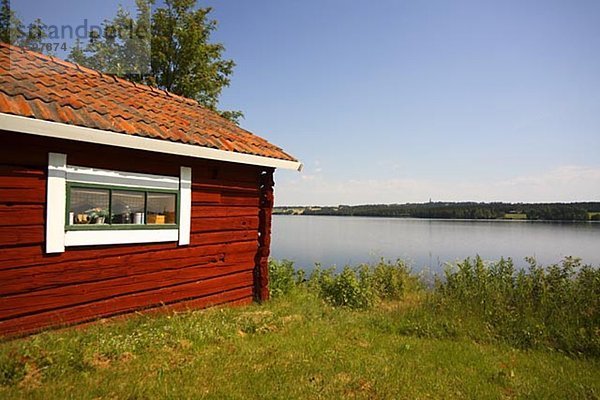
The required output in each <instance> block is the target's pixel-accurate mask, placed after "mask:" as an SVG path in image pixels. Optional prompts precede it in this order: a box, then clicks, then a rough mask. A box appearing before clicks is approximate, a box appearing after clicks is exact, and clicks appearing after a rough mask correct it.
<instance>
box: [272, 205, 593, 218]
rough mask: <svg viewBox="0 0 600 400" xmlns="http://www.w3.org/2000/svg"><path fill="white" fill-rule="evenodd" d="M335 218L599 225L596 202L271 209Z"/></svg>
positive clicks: (276, 212)
mask: <svg viewBox="0 0 600 400" xmlns="http://www.w3.org/2000/svg"><path fill="white" fill-rule="evenodd" d="M299 210H300V213H301V214H303V215H339V216H354V217H412V218H441V219H510V218H511V217H516V218H514V219H527V220H549V221H588V220H593V221H600V202H579V203H476V202H460V203H448V202H429V203H407V204H365V205H357V206H349V205H339V206H337V207H303V206H299V207H275V210H274V213H275V214H294V213H298V212H299Z"/></svg>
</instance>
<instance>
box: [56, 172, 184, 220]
mask: <svg viewBox="0 0 600 400" xmlns="http://www.w3.org/2000/svg"><path fill="white" fill-rule="evenodd" d="M67 198H68V201H67V219H66V221H67V225H66V229H67V230H85V229H148V228H151V229H159V228H163V227H164V228H172V227H176V226H177V198H178V192H176V191H157V190H143V189H137V188H136V189H131V188H127V187H110V188H105V187H102V186H100V185H81V184H78V183H68V184H67Z"/></svg>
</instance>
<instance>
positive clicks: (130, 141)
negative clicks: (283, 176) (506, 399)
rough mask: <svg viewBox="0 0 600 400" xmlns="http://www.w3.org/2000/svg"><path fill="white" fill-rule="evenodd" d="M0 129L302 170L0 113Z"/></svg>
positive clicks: (261, 159)
mask: <svg viewBox="0 0 600 400" xmlns="http://www.w3.org/2000/svg"><path fill="white" fill-rule="evenodd" d="M0 129H4V130H7V131H14V132H21V133H28V134H32V135H38V136H45V137H51V138H56V139H66V140H75V141H79V142H87V143H95V144H103V145H107V146H117V147H125V148H128V149H137V150H145V151H151V152H156V153H165V154H174V155H179V156H186V157H195V158H205V159H209V160H218V161H227V162H233V163H239V164H250V165H258V166H262V167H271V168H283V169H292V170H297V171H301V170H302V163H300V162H298V161H288V160H280V159H277V158H270V157H261V156H255V155H252V154H243V153H236V152H233V151H224V150H217V149H211V148H208V147H201V146H197V145H190V144H185V143H177V142H171V141H168V140H159V139H151V138H146V137H141V136H133V135H129V134H124V133H116V132H111V131H103V130H100V129H92V128H85V127H81V126H76V125H68V124H63V123H60V122H50V121H44V120H40V119H34V118H27V117H21V116H18V115H11V114H5V113H0Z"/></svg>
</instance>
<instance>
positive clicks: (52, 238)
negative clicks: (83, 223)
mask: <svg viewBox="0 0 600 400" xmlns="http://www.w3.org/2000/svg"><path fill="white" fill-rule="evenodd" d="M66 178H67V155H66V154H60V153H48V182H47V185H48V186H47V188H46V253H62V252H64V251H65V210H66V208H67V186H66V182H67V181H66Z"/></svg>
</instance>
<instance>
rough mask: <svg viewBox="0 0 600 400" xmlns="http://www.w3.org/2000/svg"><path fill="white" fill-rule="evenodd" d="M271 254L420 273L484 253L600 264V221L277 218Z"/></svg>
mask: <svg viewBox="0 0 600 400" xmlns="http://www.w3.org/2000/svg"><path fill="white" fill-rule="evenodd" d="M271 254H272V257H274V258H278V259H283V258H286V259H290V260H294V261H295V262H296V264H297V265H298V266H301V267H304V268H309V269H310V268H312V266H313V265H314V263H315V262H320V263H322V264H323V265H324V266H330V265H336V266H338V267H343V266H344V265H356V264H359V263H363V262H373V261H377V260H378V259H379V258H381V257H384V258H387V259H396V258H401V259H403V260H406V261H408V262H409V263H410V265H411V266H412V267H413V269H414V270H415V271H421V270H430V271H432V272H439V271H441V270H442V268H443V265H444V264H445V263H447V262H455V261H457V260H461V259H464V258H466V257H473V256H475V255H476V254H479V255H480V256H481V257H483V258H484V259H486V260H497V259H499V258H500V257H505V258H506V257H512V258H513V260H514V261H515V264H516V265H517V266H526V263H525V261H524V258H525V257H528V256H533V257H536V259H537V260H538V262H540V263H542V264H549V263H556V262H558V261H560V260H561V259H563V258H564V257H565V256H570V255H572V256H577V257H581V258H582V259H583V261H584V262H586V263H590V264H593V265H600V223H571V222H558V223H557V222H531V221H497V220H494V221H491V220H490V221H473V220H428V219H408V218H407V219H404V218H402V219H399V218H367V217H329V216H288V215H275V216H273V239H272V248H271Z"/></svg>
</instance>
